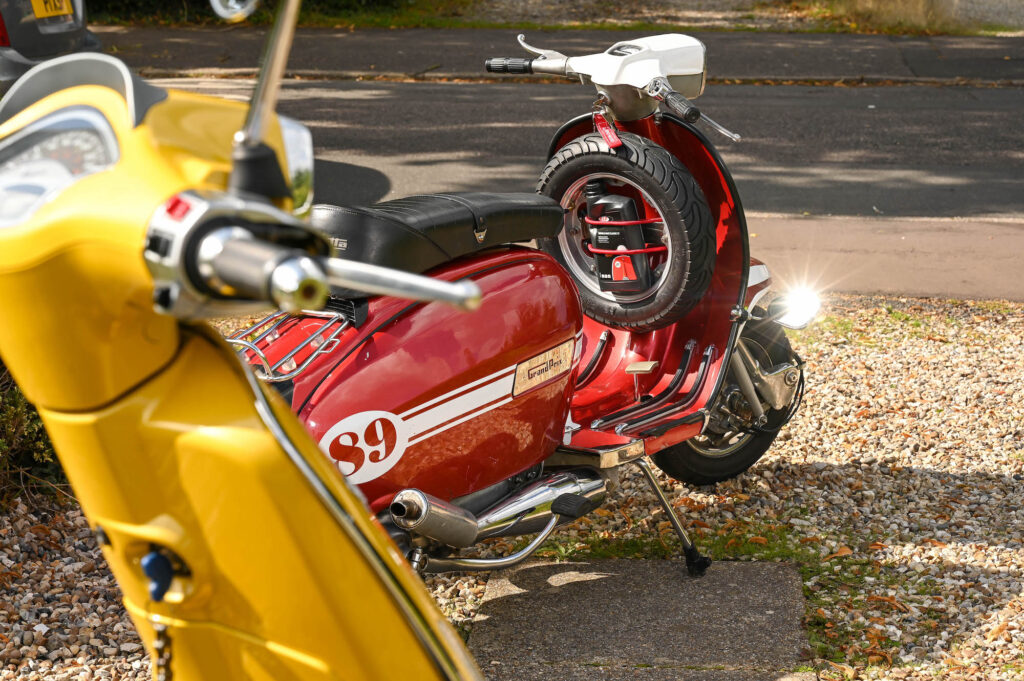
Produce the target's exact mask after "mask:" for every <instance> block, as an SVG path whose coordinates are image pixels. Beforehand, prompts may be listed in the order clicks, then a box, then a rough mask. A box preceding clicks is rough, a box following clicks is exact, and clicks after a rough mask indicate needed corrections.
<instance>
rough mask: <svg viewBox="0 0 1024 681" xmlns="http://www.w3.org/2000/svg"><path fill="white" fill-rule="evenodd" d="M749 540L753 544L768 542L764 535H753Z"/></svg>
mask: <svg viewBox="0 0 1024 681" xmlns="http://www.w3.org/2000/svg"><path fill="white" fill-rule="evenodd" d="M747 541H748V542H750V543H751V544H767V543H768V540H767V539H765V538H764V537H751V538H750V539H748V540H747Z"/></svg>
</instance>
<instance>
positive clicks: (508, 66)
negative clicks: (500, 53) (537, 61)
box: [484, 57, 534, 73]
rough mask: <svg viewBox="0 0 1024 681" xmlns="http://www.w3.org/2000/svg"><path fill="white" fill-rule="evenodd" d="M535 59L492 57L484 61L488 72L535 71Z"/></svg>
mask: <svg viewBox="0 0 1024 681" xmlns="http://www.w3.org/2000/svg"><path fill="white" fill-rule="evenodd" d="M533 61H534V60H533V59H525V58H522V57H491V58H490V59H488V60H486V61H485V62H484V70H485V71H487V72H488V73H533Z"/></svg>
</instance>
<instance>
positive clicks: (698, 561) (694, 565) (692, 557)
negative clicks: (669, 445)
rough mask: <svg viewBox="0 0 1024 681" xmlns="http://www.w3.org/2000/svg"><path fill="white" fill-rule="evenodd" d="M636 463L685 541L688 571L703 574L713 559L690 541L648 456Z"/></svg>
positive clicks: (684, 553)
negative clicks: (652, 468)
mask: <svg viewBox="0 0 1024 681" xmlns="http://www.w3.org/2000/svg"><path fill="white" fill-rule="evenodd" d="M636 465H637V466H640V470H641V471H643V473H644V477H645V478H647V484H648V485H650V486H651V490H653V491H654V496H656V497H658V501H659V502H661V507H662V508H664V509H665V514H666V515H668V520H669V522H670V523H672V527H673V528H674V529H675V531H676V534H677V535H679V541H681V542H682V543H683V555H684V556H686V571H687V572H689V573H690V576H691V577H700V576H702V575H703V574H704V573H705V572H706V571H707V569H708V568H709V567H710V566H711V559H710V558H708V557H707V556H702V555H701V554H700V551H698V550H697V547H696V546H695V545H694V543H693V542H692V541H690V538H689V537H688V536H687V535H686V530H684V529H683V523H682V522H681V521H680V520H679V516H678V515H676V511H675V509H674V508H672V504H670V503H669V501H668V497H666V496H665V492H663V491H662V489H661V485H659V484H658V479H657V478H655V477H654V471H652V470H651V464H649V463H647V459H646V457H640V458H639V459H637V460H636Z"/></svg>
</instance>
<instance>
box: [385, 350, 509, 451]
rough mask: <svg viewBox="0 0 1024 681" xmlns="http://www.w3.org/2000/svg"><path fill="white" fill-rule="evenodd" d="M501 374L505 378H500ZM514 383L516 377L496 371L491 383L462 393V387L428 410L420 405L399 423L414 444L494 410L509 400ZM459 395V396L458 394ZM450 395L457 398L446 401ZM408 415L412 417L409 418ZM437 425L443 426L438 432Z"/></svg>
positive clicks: (463, 389) (410, 442)
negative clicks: (496, 376) (496, 375)
mask: <svg viewBox="0 0 1024 681" xmlns="http://www.w3.org/2000/svg"><path fill="white" fill-rule="evenodd" d="M512 369H513V370H514V369H515V367H512ZM502 373H504V375H501V374H502ZM488 378H492V377H488ZM515 380H516V375H515V373H514V371H512V370H510V371H508V372H499V374H498V378H497V380H491V382H490V383H485V384H484V385H480V386H478V387H476V388H474V389H472V390H470V391H468V392H464V391H465V387H463V388H459V389H458V390H456V391H453V392H452V393H448V395H445V396H444V398H445V400H446V401H443V402H440V403H439V404H436V403H434V402H431V403H428V405H429V404H434V406H431V407H429V408H428V409H423V406H422V405H421V406H419V407H416V409H415V410H411V411H409V412H406V414H403V415H402V420H403V421H405V425H406V427H407V428H408V432H409V444H410V445H413V444H416V443H417V442H419V441H420V440H422V439H424V438H427V437H432V436H434V435H437V434H438V433H440V432H442V431H444V430H447V429H448V428H451V427H452V426H454V425H457V424H458V423H462V422H463V421H466V420H468V419H471V418H473V417H474V416H479V415H480V414H483V413H485V412H488V411H490V410H492V409H496V408H497V407H499V406H501V405H502V404H505V403H506V402H509V401H511V399H512V386H513V384H514V383H515ZM478 383H479V382H478ZM460 392H461V393H462V394H461V395H460V394H458V393H460ZM453 394H454V395H456V397H452V398H450V399H449V398H448V396H449V395H453ZM503 398H507V399H503ZM408 414H412V415H411V416H409V415H408ZM460 417H462V418H460ZM453 419H458V420H457V421H456V422H454V423H449V422H450V421H452V420H453ZM438 426H444V428H441V429H440V430H438V429H437V428H438Z"/></svg>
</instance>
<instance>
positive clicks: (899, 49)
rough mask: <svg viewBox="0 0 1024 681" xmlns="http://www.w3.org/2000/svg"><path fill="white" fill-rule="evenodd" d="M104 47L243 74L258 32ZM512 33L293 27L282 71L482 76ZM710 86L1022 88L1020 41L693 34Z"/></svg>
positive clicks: (174, 33) (619, 36)
mask: <svg viewBox="0 0 1024 681" xmlns="http://www.w3.org/2000/svg"><path fill="white" fill-rule="evenodd" d="M95 30H96V32H97V34H98V35H99V37H100V39H101V40H102V41H103V43H104V45H105V46H106V47H107V49H108V50H110V51H112V52H114V53H115V54H116V55H117V56H118V57H120V58H121V59H124V60H125V61H126V62H127V63H128V64H129V65H130V66H132V67H134V68H140V69H144V70H145V71H148V72H149V73H154V74H155V73H159V72H164V73H167V72H185V71H200V72H205V73H215V72H221V73H224V72H232V71H235V72H237V71H241V72H246V71H249V72H251V71H252V70H253V69H254V67H255V66H256V64H257V62H258V59H259V55H260V54H261V46H262V40H263V35H264V33H263V31H262V30H259V29H252V28H248V27H246V26H245V25H237V26H234V27H217V28H207V29H183V28H125V27H97V28H96V29H95ZM517 33H520V31H518V30H512V29H489V30H477V29H474V30H467V29H451V30H436V29H403V30H359V31H349V30H332V29H301V30H300V31H299V32H298V35H297V38H296V42H295V46H294V49H293V50H292V53H291V56H290V59H289V62H288V66H289V69H290V70H291V71H292V72H293V73H299V74H302V75H304V76H319V77H324V76H333V77H338V76H349V77H351V76H358V75H366V74H390V75H409V74H421V75H424V76H433V77H463V76H471V77H475V76H479V75H482V73H481V71H482V69H483V61H484V59H485V58H486V57H493V56H525V53H524V52H522V51H521V50H520V48H519V46H518V45H516V42H515V35H516V34H517ZM527 34H528V36H527V37H528V38H529V40H530V42H531V43H534V44H536V45H538V46H541V47H545V48H554V49H558V50H560V51H562V52H564V53H565V54H570V55H573V54H588V53H591V52H598V51H601V50H604V49H606V48H607V47H608V46H610V45H611V44H612V43H614V42H617V41H620V40H628V39H630V38H633V37H636V36H637V35H641V34H637V33H632V32H629V31H554V32H544V31H527ZM693 35H695V36H697V37H698V38H700V39H701V40H702V41H703V42H704V43H705V44H706V45H707V49H708V73H709V75H710V76H711V77H712V78H718V79H737V78H738V79H789V78H797V79H825V80H828V79H840V78H842V79H847V80H851V79H858V78H861V77H865V78H869V79H876V80H886V79H889V80H900V81H921V80H924V81H927V80H930V79H944V80H946V79H957V78H963V79H969V80H977V81H996V82H1003V81H1017V82H1024V38H991V37H958V36H935V37H903V36H880V35H835V34H809V33H750V32H736V33H730V32H696V33H693Z"/></svg>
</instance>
